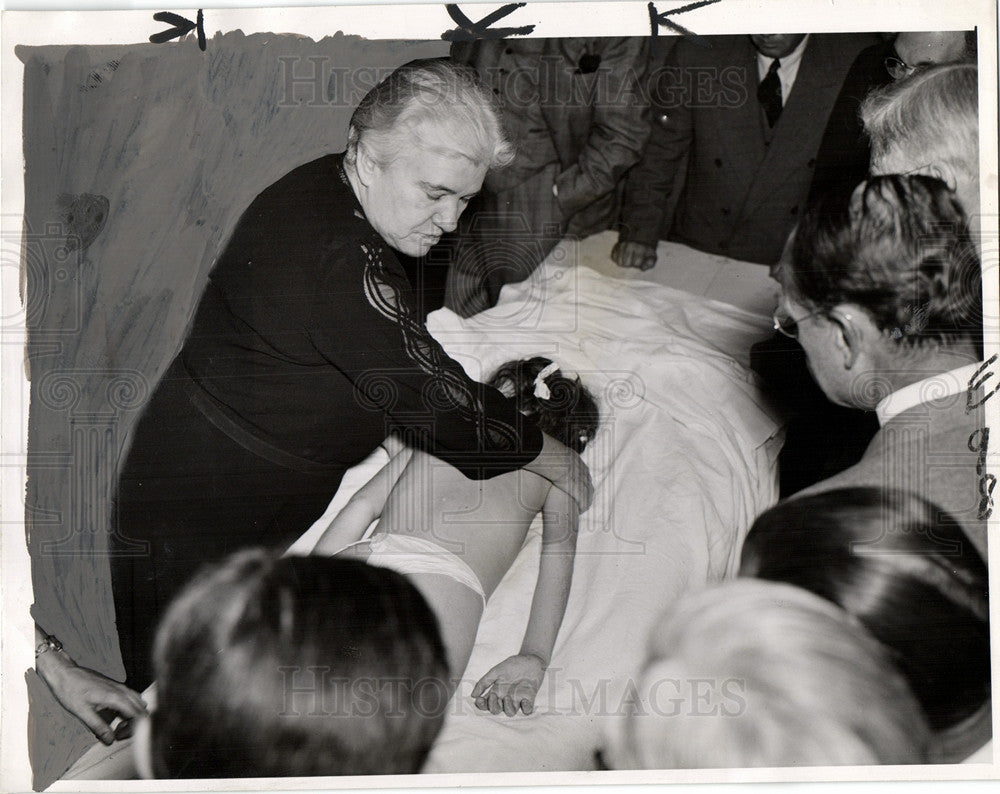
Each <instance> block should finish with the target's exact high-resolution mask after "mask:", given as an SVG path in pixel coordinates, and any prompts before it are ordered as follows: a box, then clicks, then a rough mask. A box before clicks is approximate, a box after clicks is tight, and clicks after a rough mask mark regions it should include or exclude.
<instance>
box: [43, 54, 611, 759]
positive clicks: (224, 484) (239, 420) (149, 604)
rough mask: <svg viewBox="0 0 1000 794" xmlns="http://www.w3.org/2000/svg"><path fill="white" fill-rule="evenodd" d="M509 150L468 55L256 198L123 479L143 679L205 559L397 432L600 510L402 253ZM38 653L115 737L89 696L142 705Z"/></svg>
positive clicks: (253, 535) (125, 592)
mask: <svg viewBox="0 0 1000 794" xmlns="http://www.w3.org/2000/svg"><path fill="white" fill-rule="evenodd" d="M511 156H512V147H511V145H510V143H509V142H508V141H506V140H505V139H504V136H503V133H502V130H501V125H500V122H499V117H498V115H497V111H496V109H495V107H494V104H493V99H492V96H491V95H490V93H489V92H488V91H486V90H484V89H483V88H482V87H481V86H479V84H478V83H477V82H476V79H475V76H474V73H473V72H471V70H467V69H465V68H464V67H458V66H455V65H452V64H449V63H448V62H446V61H437V60H432V61H419V62H413V63H410V64H407V65H405V66H403V67H400V68H399V69H397V70H396V71H395V72H394V73H393V74H392V75H390V76H389V77H388V78H387V79H386V80H385V81H384V82H383V83H382V84H380V85H379V86H377V87H376V88H374V89H373V90H372V91H371V92H370V93H369V94H368V95H367V96H366V97H365V98H364V99H363V100H362V102H361V104H360V105H359V107H358V108H357V110H356V111H355V113H354V116H353V118H352V120H351V126H350V132H349V138H348V148H347V151H346V153H343V154H332V155H328V156H326V157H322V158H320V159H318V160H315V161H313V162H311V163H307V164H305V165H303V166H301V167H299V168H296V169H295V170H293V171H292V172H290V173H289V174H287V175H286V176H284V177H283V178H282V179H280V180H278V181H277V182H276V183H274V184H273V185H271V186H270V187H269V188H267V189H266V190H265V191H264V192H263V193H261V194H260V195H259V196H258V197H257V198H256V199H255V200H254V201H253V203H252V204H251V205H250V207H249V208H248V209H247V210H246V211H245V212H244V213H243V216H242V217H241V218H240V221H239V223H238V224H237V226H236V229H235V230H234V231H233V233H232V236H231V237H230V239H229V242H228V243H227V245H226V247H225V249H224V250H223V252H222V254H221V255H220V257H219V259H218V261H217V263H216V265H215V268H214V270H213V272H212V273H211V275H210V280H209V283H208V286H207V288H206V290H205V292H204V294H203V296H202V298H201V302H200V304H199V306H198V309H197V313H196V315H195V317H194V319H193V321H192V324H191V326H190V330H189V332H188V336H187V339H186V340H185V342H184V345H183V347H182V349H181V351H180V353H179V354H178V355H177V357H176V359H175V360H174V362H173V363H172V364H171V366H170V368H169V370H168V371H167V373H166V374H165V376H164V377H163V379H162V381H161V382H160V384H159V385H158V387H157V389H156V391H155V393H154V395H153V397H152V399H151V400H150V402H149V404H148V405H147V406H146V409H145V411H144V414H143V415H142V417H141V419H140V421H139V424H138V426H137V428H136V429H135V431H134V432H133V434H132V441H131V448H130V451H129V453H128V457H127V459H126V461H125V463H124V466H123V469H122V471H121V474H120V478H119V484H118V491H117V497H116V504H115V511H116V514H115V520H116V522H117V523H116V530H115V533H114V537H113V539H112V547H113V548H112V557H111V567H112V584H113V591H114V599H115V610H116V616H117V623H118V632H119V640H120V646H121V651H122V658H123V662H124V664H125V668H126V672H127V683H128V685H129V686H130V687H133V688H135V689H141V688H143V687H145V686H146V685H147V684H149V683H150V680H151V673H150V668H149V662H150V655H151V645H152V639H153V634H154V631H155V628H156V623H157V619H158V618H159V616H160V614H161V613H162V611H163V610H164V609H165V607H166V606H167V604H168V602H169V601H170V599H171V597H172V596H173V595H174V594H175V593H176V592H177V590H178V589H179V588H180V587H181V586H182V585H183V584H184V583H185V581H186V580H187V579H188V578H189V577H190V576H191V575H192V574H193V573H194V572H195V571H196V569H197V568H198V567H199V566H201V565H202V564H203V563H206V562H211V561H214V560H218V559H221V558H222V557H223V556H225V555H226V554H228V553H230V552H232V551H234V550H237V549H240V548H243V547H248V546H269V547H272V548H277V549H280V548H283V547H285V546H287V545H288V544H289V543H290V542H291V541H292V540H294V539H295V538H296V537H298V536H299V535H300V534H301V533H302V532H303V531H304V530H305V529H306V528H308V527H309V526H310V524H311V523H312V522H313V521H314V520H315V519H316V518H318V517H319V516H320V515H321V514H322V513H323V511H324V509H325V507H326V505H327V503H328V502H329V500H330V498H331V497H332V495H333V494H334V493H335V491H336V490H337V487H338V485H339V484H340V481H341V478H342V476H343V474H344V472H345V470H346V469H348V468H349V467H351V466H353V465H355V464H357V463H359V462H360V461H362V460H363V459H364V458H365V457H366V456H367V455H368V454H369V453H370V452H371V451H372V450H374V449H375V448H376V446H377V445H378V444H379V443H380V442H381V441H382V440H383V439H384V438H385V437H386V435H387V434H393V433H394V434H397V435H399V436H401V437H402V438H403V440H404V441H406V442H407V443H409V444H411V445H413V446H416V447H419V448H421V449H423V450H425V451H427V452H429V453H431V454H432V455H434V456H436V457H438V458H440V459H441V460H443V461H446V462H447V463H449V464H451V465H453V466H455V467H456V468H458V469H459V470H460V471H462V472H463V473H464V474H465V475H466V476H468V477H470V478H473V479H482V478H487V477H492V476H495V475H499V474H503V473H505V472H509V471H512V470H515V469H519V468H524V469H526V470H528V471H532V472H534V473H536V474H539V475H540V476H542V477H544V478H545V479H548V480H550V481H551V482H552V483H553V484H554V485H555V486H556V487H558V488H560V489H562V490H564V491H566V493H568V494H569V495H570V496H571V497H572V498H573V499H574V500H575V501H576V502H577V503H578V504H579V506H580V508H581V510H584V509H586V508H587V507H588V506H589V502H590V498H591V496H592V485H591V481H590V476H589V473H588V472H587V469H586V466H585V465H584V464H583V463H582V461H581V460H580V459H579V457H578V456H577V454H576V453H574V452H571V451H570V450H569V449H568V448H566V447H565V446H564V445H562V444H561V443H559V442H557V441H556V440H554V439H553V438H551V437H549V436H547V435H545V434H543V433H542V432H541V431H539V430H538V429H537V428H536V427H535V426H534V425H533V424H531V423H530V422H528V421H526V420H524V419H523V417H521V415H520V414H519V413H518V411H517V409H516V407H515V406H514V404H513V403H512V402H511V401H509V400H508V399H506V398H505V397H504V396H503V395H501V394H500V392H498V391H496V390H495V389H492V388H489V387H487V386H483V385H481V384H479V383H476V382H474V381H472V380H470V379H469V378H468V376H467V375H466V374H465V372H464V371H463V370H462V368H461V367H460V366H459V365H458V364H457V363H456V362H454V361H453V360H451V359H450V358H449V357H448V356H447V354H446V353H445V352H444V350H443V349H442V348H441V347H440V345H439V344H438V343H437V342H436V341H435V340H434V339H433V338H431V337H430V335H429V334H428V333H427V331H426V329H425V328H424V326H423V325H422V323H421V322H420V319H419V316H418V315H417V314H416V312H415V311H414V309H413V296H412V292H411V288H410V284H409V283H408V281H407V279H406V277H405V275H404V272H403V270H402V268H401V266H400V264H399V262H398V260H397V257H396V253H395V252H396V251H399V252H402V253H404V254H407V255H410V256H419V255H422V254H425V253H426V252H427V251H428V250H429V249H430V248H431V246H432V245H434V243H436V242H437V240H438V239H439V238H440V236H441V235H442V234H443V233H445V232H447V231H450V230H452V229H454V228H455V226H456V223H457V221H458V217H459V215H460V214H461V213H462V211H463V210H464V208H465V206H466V204H467V202H468V201H469V199H470V198H471V197H472V196H473V195H475V193H476V192H477V191H478V190H479V189H480V186H481V185H482V182H483V178H484V176H485V175H486V173H487V171H488V169H490V168H492V167H497V166H501V165H503V164H505V163H506V162H508V161H509V160H510V158H511ZM45 656H47V657H48V658H47V659H45V660H44V661H43V663H42V665H41V666H40V667H39V672H40V673H41V675H42V676H43V678H45V679H46V681H48V682H49V684H50V686H51V687H52V688H53V690H54V691H55V692H56V694H57V696H58V697H60V699H61V700H62V702H63V703H64V704H66V705H68V706H69V707H70V710H72V711H74V713H77V714H78V715H79V716H81V717H82V718H84V721H85V722H88V725H90V726H91V727H92V728H95V732H97V733H98V734H99V735H102V738H104V739H105V740H108V739H109V737H108V735H107V732H106V728H107V726H106V725H105V724H103V723H100V722H99V721H98V722H95V719H94V718H95V713H96V708H95V707H96V706H100V705H107V704H110V705H112V706H114V707H115V708H116V709H117V710H118V711H124V712H126V713H128V712H129V711H131V710H133V709H129V708H128V707H127V704H124V703H123V702H122V700H121V698H120V697H117V698H113V697H111V696H110V695H109V696H108V697H105V698H103V702H102V699H101V698H99V697H97V696H90V697H87V698H82V697H80V696H79V693H80V692H81V691H82V690H87V688H88V687H89V690H88V691H89V692H90V693H91V695H92V693H93V691H94V690H95V688H96V689H97V690H100V691H107V689H108V687H109V686H111V682H108V681H107V680H106V679H102V680H101V681H97V679H89V680H85V681H80V680H77V679H78V678H79V677H80V676H81V673H80V672H79V670H80V669H79V668H76V669H75V670H74V671H73V676H75V677H74V678H73V680H72V681H69V683H67V681H68V676H67V675H66V674H65V670H66V669H68V668H69V665H71V664H72V662H71V661H70V660H68V658H61V657H63V654H59V653H54V654H51V655H49V654H45ZM67 688H68V689H70V690H72V691H71V692H69V693H67V691H66V690H67ZM74 692H75V693H76V694H75V695H74Z"/></svg>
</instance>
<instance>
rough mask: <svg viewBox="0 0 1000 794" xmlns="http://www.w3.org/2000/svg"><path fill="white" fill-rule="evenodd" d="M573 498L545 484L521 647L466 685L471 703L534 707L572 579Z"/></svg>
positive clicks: (495, 708)
mask: <svg viewBox="0 0 1000 794" xmlns="http://www.w3.org/2000/svg"><path fill="white" fill-rule="evenodd" d="M579 517H580V514H579V511H578V509H577V505H576V502H575V501H574V500H573V499H572V498H570V497H569V496H567V495H566V492H565V491H562V490H560V489H558V488H555V487H553V488H550V489H549V493H548V496H547V497H546V499H545V505H544V507H543V508H542V558H541V562H540V563H539V566H538V582H537V583H536V585H535V595H534V597H533V598H532V600H531V613H530V615H529V617H528V627H527V629H526V630H525V632H524V640H523V641H522V642H521V651H520V653H518V654H517V656H511V657H510V658H508V659H506V660H504V661H503V662H501V663H500V664H498V665H496V666H495V667H494V668H493V669H491V670H490V671H489V672H488V673H486V675H484V676H483V677H482V678H481V679H480V680H479V683H477V684H476V686H475V688H474V689H473V690H472V697H473V698H474V699H475V700H476V706H478V707H479V708H481V709H484V710H485V709H488V710H489V711H491V712H492V713H494V714H499V713H500V712H501V710H502V711H503V712H504V713H505V714H507V715H508V716H510V717H513V716H514V715H515V714H516V713H517V711H518V709H519V708H520V709H521V710H522V711H524V713H525V714H530V713H531V712H532V710H533V709H534V705H535V695H536V694H537V693H538V689H539V687H540V686H541V683H542V677H543V676H544V674H545V669H546V668H547V667H548V666H549V661H550V659H551V657H552V648H553V646H554V645H555V643H556V635H558V633H559V627H560V626H561V625H562V620H563V615H564V614H565V612H566V602H567V601H568V599H569V590H570V584H571V583H572V580H573V560H574V555H575V553H576V536H577V527H578V525H579Z"/></svg>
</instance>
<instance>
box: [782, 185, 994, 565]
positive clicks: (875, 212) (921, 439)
mask: <svg viewBox="0 0 1000 794" xmlns="http://www.w3.org/2000/svg"><path fill="white" fill-rule="evenodd" d="M779 275H780V276H781V281H782V298H781V301H780V304H779V308H778V313H777V314H776V315H775V322H776V326H777V327H778V328H779V329H781V330H782V331H784V332H785V333H786V334H788V335H790V336H793V337H796V338H798V340H799V341H800V342H801V344H802V347H803V348H804V349H805V352H806V357H807V361H808V366H809V370H810V371H811V372H812V375H813V377H814V378H815V379H816V382H817V383H818V384H819V386H820V388H821V389H823V391H824V393H825V394H826V396H827V397H829V398H830V400H831V401H833V402H835V403H837V404H838V405H846V406H853V407H856V408H861V409H864V410H869V411H870V410H874V411H875V412H876V414H877V416H878V419H879V424H880V429H879V431H878V432H877V433H876V434H875V437H874V439H872V442H871V443H870V444H869V446H868V449H867V450H866V451H865V453H864V455H863V456H862V458H861V460H860V461H859V462H858V463H857V464H855V465H854V466H851V467H850V468H849V469H847V470H846V471H844V472H841V473H840V474H838V475H835V476H833V477H831V478H829V479H827V480H824V481H822V482H820V483H817V484H816V485H814V486H812V487H811V488H809V489H806V490H805V491H802V492H801V493H803V494H806V493H816V492H820V491H828V490H832V489H834V488H843V487H850V486H875V487H884V488H900V489H904V490H910V491H915V492H917V493H919V494H921V495H923V496H924V497H925V498H927V499H929V500H930V501H932V502H934V503H936V504H937V505H939V506H940V507H942V508H944V509H945V510H947V511H948V512H949V513H951V515H952V516H954V518H955V519H956V520H957V521H958V523H959V524H960V525H961V527H962V529H963V530H964V531H965V534H966V535H967V536H968V537H969V538H970V539H971V541H972V543H973V545H974V546H975V547H976V548H977V549H978V550H979V552H980V553H981V554H983V556H984V558H985V556H986V524H985V518H986V517H987V515H988V514H989V512H990V511H991V509H992V490H993V487H994V485H995V479H993V478H992V477H991V476H990V475H989V474H988V473H987V472H986V471H985V461H986V456H987V452H988V444H989V434H988V431H987V430H986V427H985V422H984V419H983V405H984V404H985V403H986V402H988V400H989V399H990V398H991V396H993V395H992V394H991V390H993V391H995V385H996V384H995V382H994V383H989V381H990V380H991V379H992V380H994V381H995V378H996V377H997V376H998V375H1000V368H998V367H997V365H996V361H995V358H996V357H995V356H994V357H993V360H991V361H987V362H982V361H981V360H980V359H981V357H982V274H981V265H980V260H979V256H978V252H977V250H976V247H975V245H974V244H973V241H972V239H971V237H970V235H969V234H968V232H967V223H966V217H965V213H964V212H963V210H962V207H961V205H960V204H959V202H958V200H957V198H956V196H955V193H954V192H953V191H952V190H950V189H949V188H948V186H947V185H946V184H945V183H944V182H943V181H941V180H940V179H936V178H934V177H929V176H919V175H910V176H901V175H896V174H890V175H886V176H879V177H872V178H871V179H870V180H869V181H867V182H865V183H863V184H862V185H860V186H859V187H858V189H857V190H856V191H855V193H854V194H853V196H852V197H851V201H850V207H849V208H848V209H847V210H846V211H843V212H840V213H837V214H830V213H820V212H817V211H810V212H809V213H808V215H807V216H806V217H805V218H804V219H803V222H802V225H801V226H800V228H799V229H798V231H797V233H796V236H795V242H794V248H793V252H792V263H791V264H789V265H786V266H783V267H782V268H781V270H780V271H779Z"/></svg>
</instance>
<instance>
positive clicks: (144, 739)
mask: <svg viewBox="0 0 1000 794" xmlns="http://www.w3.org/2000/svg"><path fill="white" fill-rule="evenodd" d="M152 723H153V720H152V717H137V718H136V721H135V729H134V732H133V733H132V756H133V760H134V762H135V768H136V771H138V773H139V777H141V778H142V779H143V780H153V777H154V776H153V731H152Z"/></svg>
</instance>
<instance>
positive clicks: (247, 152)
mask: <svg viewBox="0 0 1000 794" xmlns="http://www.w3.org/2000/svg"><path fill="white" fill-rule="evenodd" d="M446 54H447V44H446V43H445V42H442V41H437V42H398V41H397V42H387V41H366V40H364V39H361V38H358V37H355V36H344V35H341V34H339V33H338V34H336V35H334V36H332V37H327V38H322V39H321V40H320V41H313V40H312V39H310V38H306V37H303V36H294V35H252V36H244V35H243V34H242V33H240V32H234V33H227V34H225V35H216V36H215V37H214V38H212V39H210V40H209V41H208V46H207V49H206V51H205V52H202V51H200V50H199V49H198V46H197V44H196V42H195V41H194V39H193V38H192V37H190V36H189V37H187V38H185V39H184V40H182V41H177V42H171V43H169V44H164V45H153V44H138V45H134V46H100V47H98V46H79V47H67V46H59V47H55V46H53V47H19V48H17V55H18V57H19V58H20V60H21V61H22V62H23V63H24V67H25V75H24V159H25V217H24V241H23V242H24V245H23V252H24V253H23V259H22V276H23V278H22V282H23V284H24V287H25V301H26V305H27V322H28V332H29V337H28V338H29V341H28V347H27V351H26V362H25V363H26V371H27V372H28V373H29V377H30V395H31V404H30V412H29V431H28V433H29V440H28V484H27V492H26V511H25V518H26V529H27V540H28V546H29V550H30V553H31V560H32V571H31V573H32V583H33V587H34V606H33V616H34V618H35V620H36V621H37V622H38V623H39V624H40V625H41V626H42V627H43V628H44V629H45V630H46V631H48V632H50V633H52V634H55V635H56V636H58V637H59V638H60V639H61V640H62V642H63V643H64V644H65V646H66V648H67V650H68V651H69V653H70V654H71V655H72V657H73V658H74V659H75V660H76V661H77V662H78V663H79V664H81V665H83V666H87V667H92V668H94V669H96V670H99V671H101V672H103V673H105V674H107V675H110V676H112V677H120V676H121V675H122V668H121V662H120V659H119V656H118V644H117V637H116V634H115V623H114V611H113V606H112V600H111V592H110V586H109V575H108V561H107V557H106V549H107V547H108V532H109V531H110V527H109V514H110V511H109V508H110V499H111V491H112V487H113V483H114V478H115V469H116V465H117V463H118V461H119V460H120V458H121V454H122V451H123V449H124V448H125V447H126V445H127V440H128V432H129V428H130V427H131V426H132V424H133V423H134V421H135V420H136V418H137V416H138V413H139V412H140V410H141V409H142V406H143V404H144V402H145V400H146V399H147V398H148V397H149V395H150V393H151V391H152V389H153V387H154V385H155V383H156V381H157V379H158V378H159V376H160V375H161V374H162V373H163V371H164V370H165V368H166V366H167V364H169V362H170V359H171V358H172V356H173V355H174V354H175V353H176V352H177V350H178V349H179V347H180V344H181V341H182V339H183V337H184V332H185V329H186V327H187V324H188V321H189V319H190V316H191V314H192V312H193V310H194V308H195V306H196V303H197V300H198V297H199V295H200V293H201V290H202V287H203V286H204V283H205V279H206V276H207V275H208V272H209V270H210V269H211V267H212V263H213V262H214V260H215V257H216V256H217V255H218V253H219V252H220V248H221V246H222V245H223V244H224V242H225V240H226V237H227V235H228V234H229V233H230V231H231V230H232V228H233V226H234V225H235V223H236V221H237V219H238V218H239V216H240V214H241V212H242V211H243V210H244V209H245V208H246V206H247V205H248V204H249V203H250V201H251V200H252V199H253V197H254V196H255V195H256V194H257V193H259V192H260V191H261V190H262V189H263V188H265V187H267V185H269V184H270V183H271V182H273V181H275V180H276V179H277V178H279V177H280V176H281V175H283V174H284V173H286V172H287V171H289V170H291V169H292V168H294V167H295V166H297V165H300V164H302V163H305V162H307V161H309V160H312V159H314V158H316V157H319V156H320V155H323V154H326V153H329V152H335V151H340V150H342V149H343V148H344V145H345V142H346V137H347V127H348V122H349V119H350V114H351V112H352V110H353V108H354V106H355V105H356V103H357V101H358V100H359V99H360V98H361V97H362V96H363V95H364V94H365V92H366V91H367V89H368V88H370V87H371V86H372V85H374V84H375V83H376V82H378V80H379V79H381V77H383V76H384V75H385V74H387V73H388V72H389V71H391V69H392V68H394V67H396V66H398V65H399V64H401V63H404V62H406V61H408V60H411V59H413V58H419V57H433V56H442V55H446ZM331 496H332V494H331ZM26 675H27V679H28V686H29V695H30V698H31V711H30V715H29V747H30V753H31V762H32V768H33V771H34V776H35V777H34V783H35V787H36V788H39V789H40V788H44V787H45V786H47V785H48V784H49V783H51V782H52V781H53V780H55V779H56V778H58V777H59V776H60V775H62V774H63V772H64V771H65V770H66V769H67V768H68V767H69V765H70V764H71V763H72V762H73V761H74V760H75V759H76V758H77V757H78V756H79V755H80V753H81V752H82V751H83V750H84V749H85V748H86V747H87V746H89V745H90V744H91V743H92V742H93V741H94V740H93V737H92V736H91V734H90V733H89V731H87V730H86V729H85V728H84V727H83V726H82V724H81V723H79V722H78V721H77V720H75V719H74V718H73V717H71V716H70V715H68V714H67V713H66V712H65V711H63V710H62V709H61V707H60V706H59V705H58V703H56V702H55V700H54V699H53V698H52V697H51V695H50V694H49V692H48V690H47V689H46V687H45V685H44V684H43V683H42V682H41V681H40V680H39V679H38V678H37V677H36V676H35V674H34V672H33V671H27V673H26Z"/></svg>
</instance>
